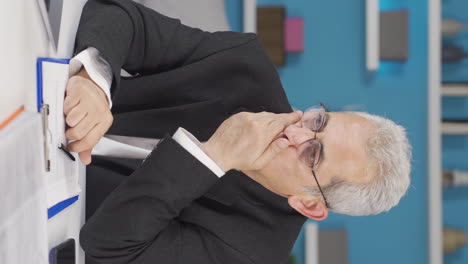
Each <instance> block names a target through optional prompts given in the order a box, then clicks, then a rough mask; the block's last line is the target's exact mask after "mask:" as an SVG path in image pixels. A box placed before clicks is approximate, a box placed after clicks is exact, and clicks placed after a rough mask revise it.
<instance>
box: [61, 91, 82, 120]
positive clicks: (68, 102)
mask: <svg viewBox="0 0 468 264" xmlns="http://www.w3.org/2000/svg"><path fill="white" fill-rule="evenodd" d="M79 103H80V98H79V97H77V96H67V97H65V100H64V101H63V113H64V114H65V115H66V116H67V115H68V114H69V113H70V111H71V110H72V109H73V108H74V107H75V106H77V105H78V104H79Z"/></svg>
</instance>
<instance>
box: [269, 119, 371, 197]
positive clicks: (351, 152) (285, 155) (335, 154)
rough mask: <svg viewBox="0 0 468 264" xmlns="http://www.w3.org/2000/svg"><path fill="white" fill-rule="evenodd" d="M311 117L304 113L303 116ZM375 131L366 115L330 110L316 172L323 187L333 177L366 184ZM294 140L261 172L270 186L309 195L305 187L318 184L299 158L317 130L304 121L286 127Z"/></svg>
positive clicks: (286, 133)
mask: <svg viewBox="0 0 468 264" xmlns="http://www.w3.org/2000/svg"><path fill="white" fill-rule="evenodd" d="M306 117H307V116H306V115H304V117H303V118H306ZM370 133H372V125H371V123H370V121H369V120H367V119H366V118H364V117H361V116H358V115H355V114H352V113H340V112H333V113H327V122H326V123H325V125H324V127H323V128H322V129H321V130H320V131H319V132H318V133H317V140H319V141H320V142H321V144H322V153H321V158H320V162H319V164H318V165H317V166H315V175H316V176H317V180H318V182H319V184H320V186H321V187H322V188H323V187H325V186H327V185H329V184H330V183H331V182H332V180H335V181H336V180H344V181H348V182H352V183H357V184H359V183H366V182H368V181H369V180H370V178H371V177H372V175H373V174H372V173H371V172H369V171H367V172H366V168H367V167H368V157H367V154H366V151H365V148H364V146H365V144H366V140H367V139H368V138H369V136H370ZM284 136H286V137H287V138H288V139H289V141H290V142H291V143H292V145H291V146H289V147H288V148H287V149H285V150H284V151H282V152H281V153H280V154H278V155H277V156H276V157H275V158H274V159H273V160H272V161H271V162H270V163H269V164H268V165H267V166H266V167H265V168H264V169H262V170H261V171H260V173H261V175H263V176H264V178H265V179H266V181H267V182H268V183H267V184H268V188H269V189H271V190H272V191H274V192H276V193H278V194H280V195H283V196H292V195H296V196H300V197H305V196H308V195H309V194H308V193H306V192H305V191H304V188H303V186H310V187H316V186H317V184H316V182H315V180H314V178H313V175H312V169H311V168H310V167H308V166H307V165H306V164H304V162H303V161H302V160H300V159H299V156H300V154H301V153H300V152H299V151H298V149H301V145H302V146H303V144H304V143H305V142H307V141H309V140H311V139H313V138H314V132H313V131H311V130H309V129H308V128H305V127H303V126H302V122H298V123H296V124H294V125H290V126H288V127H287V128H286V129H285V130H284Z"/></svg>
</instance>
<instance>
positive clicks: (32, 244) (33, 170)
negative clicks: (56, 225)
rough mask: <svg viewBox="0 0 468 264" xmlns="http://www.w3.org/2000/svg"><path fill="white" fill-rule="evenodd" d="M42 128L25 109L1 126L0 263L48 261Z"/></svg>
mask: <svg viewBox="0 0 468 264" xmlns="http://www.w3.org/2000/svg"><path fill="white" fill-rule="evenodd" d="M41 131H42V126H41V117H40V114H38V113H28V112H23V113H21V114H20V115H19V116H18V117H16V118H15V119H14V120H13V121H12V122H11V123H9V125H8V126H6V127H5V128H4V129H2V130H0V208H1V210H0V263H38V264H42V263H43V264H46V263H48V256H47V201H46V179H45V175H44V162H43V161H44V156H43V147H42V146H43V145H42V140H41V139H42V135H41Z"/></svg>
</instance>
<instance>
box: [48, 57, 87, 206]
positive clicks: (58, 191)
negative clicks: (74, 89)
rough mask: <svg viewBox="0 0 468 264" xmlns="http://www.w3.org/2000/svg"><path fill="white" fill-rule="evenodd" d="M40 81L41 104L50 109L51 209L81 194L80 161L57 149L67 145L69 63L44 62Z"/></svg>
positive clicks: (49, 177)
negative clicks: (66, 98)
mask: <svg viewBox="0 0 468 264" xmlns="http://www.w3.org/2000/svg"><path fill="white" fill-rule="evenodd" d="M42 78H43V83H42V87H43V88H42V89H43V103H44V104H47V105H48V106H49V118H48V121H49V122H48V123H49V129H48V133H47V134H48V135H47V138H48V143H49V144H48V149H49V158H50V172H48V173H47V186H48V192H47V200H48V202H47V204H48V207H51V206H53V205H55V204H57V203H59V202H61V201H64V200H66V199H68V198H71V197H73V196H76V195H77V194H79V193H80V191H81V189H80V186H79V183H78V166H79V159H78V157H77V155H76V154H73V155H74V157H75V160H76V161H72V160H71V159H70V158H69V157H68V156H67V155H66V154H65V152H64V151H62V150H60V149H59V147H60V146H61V144H63V145H64V146H67V139H66V137H65V116H64V114H63V101H64V98H65V88H66V85H67V82H68V64H61V63H53V62H43V63H42Z"/></svg>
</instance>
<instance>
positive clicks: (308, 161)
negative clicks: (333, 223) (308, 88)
mask: <svg viewBox="0 0 468 264" xmlns="http://www.w3.org/2000/svg"><path fill="white" fill-rule="evenodd" d="M326 112H327V109H326V107H325V105H323V104H322V103H320V105H317V106H313V107H311V108H308V109H307V110H306V111H304V115H303V117H302V120H301V122H302V127H304V128H308V129H310V130H312V131H313V132H314V138H313V139H311V140H309V141H306V142H304V143H303V144H302V145H301V146H300V147H299V149H298V151H299V153H300V154H299V159H300V160H301V161H302V162H303V163H304V164H305V165H307V166H308V167H310V168H311V169H312V175H314V179H315V182H316V183H317V186H318V188H319V190H320V193H321V194H322V197H323V200H324V202H325V206H326V207H327V208H329V206H328V202H327V198H325V195H324V194H323V191H322V187H320V184H319V182H318V180H317V176H316V175H315V167H316V166H317V165H318V164H319V162H320V158H321V154H322V144H321V143H320V141H318V140H317V132H318V131H320V130H321V129H322V128H323V127H324V125H325V123H326V120H327V114H326Z"/></svg>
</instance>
